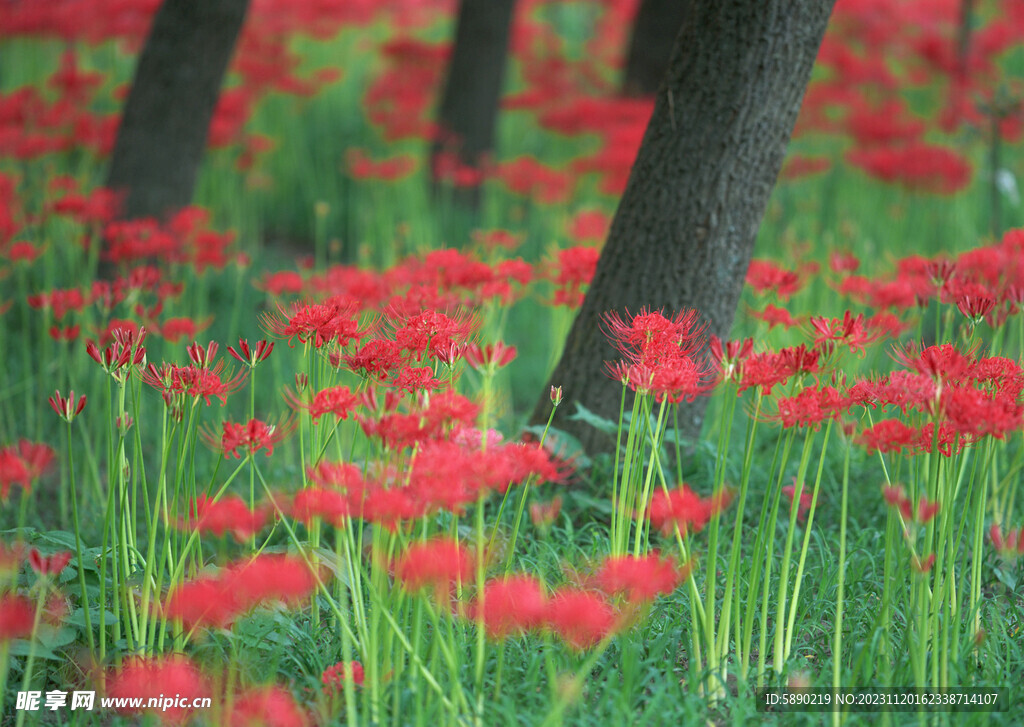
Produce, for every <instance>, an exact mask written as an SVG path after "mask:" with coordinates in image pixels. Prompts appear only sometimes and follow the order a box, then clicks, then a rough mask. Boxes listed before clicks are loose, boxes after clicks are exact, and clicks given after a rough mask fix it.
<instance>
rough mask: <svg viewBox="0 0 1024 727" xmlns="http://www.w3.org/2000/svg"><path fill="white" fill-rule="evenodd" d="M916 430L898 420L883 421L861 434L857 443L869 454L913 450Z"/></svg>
mask: <svg viewBox="0 0 1024 727" xmlns="http://www.w3.org/2000/svg"><path fill="white" fill-rule="evenodd" d="M916 439H917V430H916V429H915V428H914V427H911V426H908V425H906V424H904V423H903V422H901V421H900V420H899V419H883V420H881V421H879V422H875V425H874V426H872V427H871V428H870V429H865V430H864V431H863V432H861V435H860V438H859V441H860V443H861V444H862V445H863V446H864V447H866V448H867V450H868V453H869V454H874V453H875V452H901V451H903V450H904V449H908V448H909V449H913V447H914V444H915V442H916Z"/></svg>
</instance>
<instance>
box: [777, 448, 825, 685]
mask: <svg viewBox="0 0 1024 727" xmlns="http://www.w3.org/2000/svg"><path fill="white" fill-rule="evenodd" d="M814 438H815V437H814V432H813V431H812V430H808V431H807V432H806V434H804V447H803V453H802V454H801V455H800V467H799V469H798V470H797V475H796V488H795V489H794V491H793V502H792V503H791V506H790V508H789V528H788V530H787V532H786V546H785V548H784V549H783V551H782V565H781V566H780V568H779V593H778V601H777V604H776V611H775V653H774V655H773V659H774V664H773V667H774V669H775V673H776V674H782V670H783V668H784V666H785V661H786V656H787V651H786V648H785V644H786V629H785V627H784V624H785V622H786V595H787V593H788V591H789V569H790V565H791V564H792V561H793V538H794V537H795V535H796V516H797V513H798V512H799V511H800V496H801V495H802V494H803V491H804V477H805V476H806V474H807V465H808V463H809V462H810V459H811V443H812V442H813V441H814ZM780 479H781V472H780ZM781 494H782V488H781V487H780V488H779V490H778V491H777V492H776V493H775V497H776V498H779V497H780V496H781ZM775 510H776V512H777V510H778V504H776V506H775ZM774 521H775V518H774V517H773V518H772V525H774V524H775V522H774ZM769 531H771V532H773V529H772V528H769ZM765 585H766V586H767V581H766V583H765Z"/></svg>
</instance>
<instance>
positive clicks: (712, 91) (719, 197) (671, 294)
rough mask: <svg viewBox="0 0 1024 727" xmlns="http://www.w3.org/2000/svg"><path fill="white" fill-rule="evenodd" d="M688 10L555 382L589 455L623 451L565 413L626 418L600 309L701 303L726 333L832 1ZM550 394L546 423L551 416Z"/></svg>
mask: <svg viewBox="0 0 1024 727" xmlns="http://www.w3.org/2000/svg"><path fill="white" fill-rule="evenodd" d="M684 4H685V6H686V12H685V20H684V21H683V23H682V29H681V31H680V32H679V33H678V35H677V38H676V42H675V46H674V50H673V52H672V57H671V60H670V62H669V66H668V68H667V77H666V78H665V80H664V83H663V84H662V86H661V90H660V91H659V93H658V98H657V101H656V103H655V108H654V112H653V114H652V117H651V120H650V123H649V125H648V127H647V131H646V133H645V135H644V139H643V142H642V144H641V147H640V150H639V152H638V154H637V158H636V161H635V162H634V165H633V169H632V171H631V173H630V177H629V182H628V183H627V186H626V190H625V192H624V194H623V196H622V199H621V201H620V202H619V206H618V210H617V211H616V213H615V218H614V220H613V222H612V225H611V229H610V231H609V235H608V239H607V242H606V244H605V247H604V249H603V251H602V253H601V258H600V260H599V262H598V266H597V271H596V273H595V275H594V279H593V281H592V282H591V286H590V289H589V292H588V293H587V295H586V298H585V300H584V302H583V305H582V306H581V308H580V310H579V313H578V315H577V317H576V319H575V321H574V323H573V326H572V329H571V330H570V332H569V335H568V337H567V339H566V342H565V348H564V351H563V353H562V356H561V360H560V361H559V363H558V365H557V366H556V368H555V371H554V373H553V374H552V375H551V378H550V381H549V384H551V385H560V386H562V387H563V392H564V400H563V404H562V406H561V407H560V408H559V411H558V419H557V422H556V426H559V427H560V428H562V429H565V430H567V431H569V432H571V433H573V434H575V435H576V436H578V437H579V438H580V440H581V441H582V443H583V445H584V447H585V448H586V449H587V450H588V451H591V452H593V451H599V450H601V449H607V448H608V447H610V446H611V444H612V443H611V441H610V440H608V439H607V437H605V436H604V435H601V434H600V433H599V432H597V430H595V429H593V428H592V427H588V426H586V425H583V424H581V423H579V422H572V421H569V420H568V419H567V416H568V415H570V414H572V413H574V411H575V406H574V405H573V404H574V402H579V403H581V404H582V405H583V406H585V407H586V408H587V409H589V410H590V411H592V412H594V413H596V414H599V415H601V416H603V417H606V418H608V419H612V420H615V419H617V418H618V412H619V402H620V397H621V391H622V387H621V384H620V383H619V382H618V381H613V380H611V379H610V378H608V376H607V375H606V373H605V368H604V362H605V361H613V360H616V359H617V358H619V356H618V355H617V353H616V352H615V350H614V349H613V348H612V347H611V346H610V344H609V343H608V342H607V340H606V338H605V336H604V333H603V332H602V329H601V324H600V322H601V316H602V314H604V313H605V312H606V311H619V312H624V311H626V310H628V311H630V312H631V313H636V312H639V311H640V309H641V308H643V307H645V306H646V307H649V308H651V309H664V310H665V311H666V313H672V312H674V311H677V310H680V309H682V308H696V309H698V310H699V311H700V313H701V316H702V318H703V319H704V321H706V322H707V324H708V328H709V331H710V332H711V333H714V334H717V335H718V336H721V337H723V338H724V337H726V336H728V334H729V330H730V328H731V326H732V322H733V317H734V315H735V312H736V307H737V304H738V302H739V297H740V292H741V291H742V289H743V284H744V279H745V277H746V271H747V267H748V266H749V263H750V257H751V254H752V252H753V248H754V240H755V237H756V235H757V231H758V227H759V226H760V223H761V218H762V216H763V215H764V211H765V208H766V206H767V204H768V198H769V195H770V194H771V191H772V188H773V186H774V185H775V179H776V177H777V176H778V173H779V170H780V168H781V166H782V161H783V156H784V155H785V151H786V147H787V144H788V142H789V138H790V135H791V133H792V130H793V124H794V123H795V121H796V117H797V112H798V111H799V109H800V103H801V101H802V99H803V95H804V91H805V89H806V86H807V83H808V81H809V79H810V75H811V68H812V66H813V65H814V60H815V57H816V55H817V52H818V48H819V46H820V44H821V39H822V36H823V35H824V32H825V27H826V25H827V24H828V19H829V16H830V15H831V11H832V6H833V4H834V0H684ZM547 391H548V388H547V387H545V389H544V395H543V396H542V397H541V399H540V401H539V402H538V404H537V406H536V409H535V411H534V415H533V421H534V422H540V423H542V422H543V421H546V420H547V416H548V412H549V411H550V407H551V404H550V402H549V400H548V396H547ZM705 405H706V399H699V400H698V401H696V402H694V403H693V404H692V405H683V408H682V411H681V412H680V427H681V429H682V431H681V434H683V435H684V436H690V437H695V436H697V435H699V433H700V429H701V424H702V421H703V415H704V408H705Z"/></svg>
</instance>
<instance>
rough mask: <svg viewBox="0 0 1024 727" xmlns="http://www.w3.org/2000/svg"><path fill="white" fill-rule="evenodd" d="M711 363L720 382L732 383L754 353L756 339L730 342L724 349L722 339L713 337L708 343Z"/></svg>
mask: <svg viewBox="0 0 1024 727" xmlns="http://www.w3.org/2000/svg"><path fill="white" fill-rule="evenodd" d="M708 350H709V351H710V353H711V361H712V363H713V364H714V367H715V370H716V371H717V373H718V380H719V381H732V380H735V378H736V377H737V376H738V374H739V371H740V367H741V366H742V365H743V362H744V361H745V360H746V359H748V358H750V355H751V354H752V353H753V352H754V339H752V338H748V339H746V340H743V341H728V342H727V343H726V344H725V348H724V349H723V348H722V339H720V338H719V337H718V336H715V335H712V336H711V339H710V341H709V343H708Z"/></svg>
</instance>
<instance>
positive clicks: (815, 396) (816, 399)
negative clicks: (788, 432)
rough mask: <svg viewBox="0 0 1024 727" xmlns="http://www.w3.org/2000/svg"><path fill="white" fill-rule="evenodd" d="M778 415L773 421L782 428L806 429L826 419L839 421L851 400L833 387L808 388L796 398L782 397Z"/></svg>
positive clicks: (778, 403) (779, 402)
mask: <svg viewBox="0 0 1024 727" xmlns="http://www.w3.org/2000/svg"><path fill="white" fill-rule="evenodd" d="M777 406H778V414H776V415H775V416H773V417H770V418H771V419H776V420H778V421H780V422H782V426H783V427H786V428H789V427H797V426H799V427H804V426H808V425H811V424H815V425H816V424H819V423H820V422H822V421H824V420H825V419H838V418H839V415H840V414H841V413H843V412H844V411H846V410H847V409H848V408H849V406H850V400H849V399H848V398H847V397H845V396H843V395H842V394H840V393H839V391H837V390H836V389H835V387H832V386H822V387H820V388H819V387H814V386H808V387H807V388H805V389H803V390H802V391H801V392H800V393H799V394H797V395H796V396H791V397H782V398H780V399H779V400H778V402H777Z"/></svg>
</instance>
